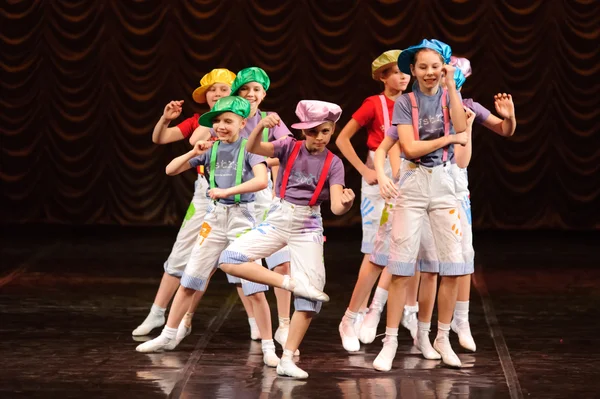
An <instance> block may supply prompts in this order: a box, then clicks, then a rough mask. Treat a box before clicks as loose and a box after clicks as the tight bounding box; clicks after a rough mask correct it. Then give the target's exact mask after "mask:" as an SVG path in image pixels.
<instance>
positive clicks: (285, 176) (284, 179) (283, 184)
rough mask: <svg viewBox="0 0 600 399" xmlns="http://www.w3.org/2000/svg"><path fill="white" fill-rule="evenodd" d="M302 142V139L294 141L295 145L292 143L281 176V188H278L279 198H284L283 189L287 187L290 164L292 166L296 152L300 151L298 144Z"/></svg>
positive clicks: (290, 169) (296, 155)
mask: <svg viewBox="0 0 600 399" xmlns="http://www.w3.org/2000/svg"><path fill="white" fill-rule="evenodd" d="M303 143H304V141H296V145H294V149H293V150H292V153H291V154H290V158H289V159H288V161H287V165H285V171H284V172H283V177H282V178H281V189H280V190H279V198H281V199H285V189H286V188H287V183H288V180H289V178H290V173H292V166H294V162H295V161H296V157H298V153H299V152H300V146H301V145H302V144H303Z"/></svg>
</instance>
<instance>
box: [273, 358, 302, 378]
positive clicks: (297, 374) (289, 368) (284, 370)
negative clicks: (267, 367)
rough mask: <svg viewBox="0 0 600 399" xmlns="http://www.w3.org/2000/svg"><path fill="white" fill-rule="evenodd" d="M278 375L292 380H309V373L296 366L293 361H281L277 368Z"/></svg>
mask: <svg viewBox="0 0 600 399" xmlns="http://www.w3.org/2000/svg"><path fill="white" fill-rule="evenodd" d="M277 374H279V375H282V376H287V377H292V378H300V379H305V378H308V373H307V372H306V371H304V370H302V369H301V368H300V367H298V366H296V364H295V363H294V361H293V360H289V359H281V360H280V361H279V365H278V366H277Z"/></svg>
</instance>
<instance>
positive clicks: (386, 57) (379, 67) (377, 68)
mask: <svg viewBox="0 0 600 399" xmlns="http://www.w3.org/2000/svg"><path fill="white" fill-rule="evenodd" d="M401 52H402V51H401V50H388V51H386V52H385V53H383V54H381V55H380V56H379V57H377V58H375V61H373V63H372V64H371V76H372V77H373V79H375V80H379V76H378V75H379V72H382V71H383V70H384V69H385V68H386V67H390V66H391V64H396V63H397V62H398V56H399V55H400V53H401Z"/></svg>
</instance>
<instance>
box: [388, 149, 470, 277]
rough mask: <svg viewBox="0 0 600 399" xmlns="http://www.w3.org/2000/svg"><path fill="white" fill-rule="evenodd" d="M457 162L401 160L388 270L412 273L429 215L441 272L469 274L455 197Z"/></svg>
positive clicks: (405, 274) (397, 272) (396, 273)
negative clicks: (424, 163)
mask: <svg viewBox="0 0 600 399" xmlns="http://www.w3.org/2000/svg"><path fill="white" fill-rule="evenodd" d="M456 168H457V167H456V165H453V164H450V163H446V164H444V165H439V166H436V167H433V168H428V167H425V166H422V165H418V164H415V163H413V162H410V161H407V160H402V166H401V169H400V180H399V183H398V184H399V187H400V194H399V196H398V197H397V198H396V200H395V203H394V206H393V208H392V232H391V238H392V239H391V244H390V259H389V262H388V265H387V267H388V270H389V271H390V273H391V274H393V275H399V276H412V275H414V272H415V263H416V261H417V256H418V254H419V247H420V243H421V234H422V228H423V222H424V221H425V219H426V218H429V221H430V223H431V232H432V235H433V238H434V242H435V249H436V251H437V257H438V260H439V270H440V275H446V276H459V275H463V274H468V271H467V267H466V265H465V261H464V258H463V253H462V234H463V233H462V231H461V223H460V218H459V212H458V206H459V203H458V199H457V197H456V188H455V174H456Z"/></svg>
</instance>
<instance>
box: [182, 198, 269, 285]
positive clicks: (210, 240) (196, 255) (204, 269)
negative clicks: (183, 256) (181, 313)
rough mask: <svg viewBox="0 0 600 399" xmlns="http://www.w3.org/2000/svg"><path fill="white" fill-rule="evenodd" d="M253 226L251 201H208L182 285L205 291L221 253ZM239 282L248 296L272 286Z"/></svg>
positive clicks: (244, 281)
mask: <svg viewBox="0 0 600 399" xmlns="http://www.w3.org/2000/svg"><path fill="white" fill-rule="evenodd" d="M253 227H254V206H253V204H252V203H248V204H237V205H223V204H220V203H218V202H212V201H211V202H209V205H208V208H207V210H206V216H205V217H204V221H203V222H202V225H201V226H200V229H199V232H198V237H197V239H196V243H195V244H194V248H193V249H192V253H191V255H190V259H189V261H188V264H187V265H186V266H185V270H184V272H183V276H182V277H181V285H182V286H184V287H186V288H192V289H194V290H196V291H204V290H206V286H207V284H208V281H209V279H210V275H211V274H212V272H213V270H214V269H215V268H216V267H217V265H218V260H219V256H221V252H222V251H223V250H224V249H225V248H227V246H228V245H229V244H230V243H231V242H233V241H234V240H235V239H236V238H238V237H240V236H243V235H244V234H246V233H248V232H249V231H251V230H252V228H253ZM236 279H237V277H236ZM237 281H239V282H241V284H242V289H243V290H244V294H246V295H252V294H256V293H257V292H263V291H267V290H268V289H269V287H268V286H267V285H263V284H256V283H253V282H250V281H246V280H240V279H237ZM230 282H231V281H230Z"/></svg>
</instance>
